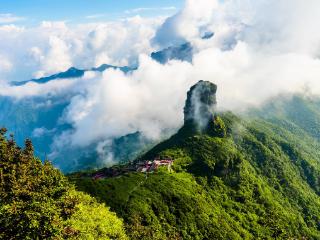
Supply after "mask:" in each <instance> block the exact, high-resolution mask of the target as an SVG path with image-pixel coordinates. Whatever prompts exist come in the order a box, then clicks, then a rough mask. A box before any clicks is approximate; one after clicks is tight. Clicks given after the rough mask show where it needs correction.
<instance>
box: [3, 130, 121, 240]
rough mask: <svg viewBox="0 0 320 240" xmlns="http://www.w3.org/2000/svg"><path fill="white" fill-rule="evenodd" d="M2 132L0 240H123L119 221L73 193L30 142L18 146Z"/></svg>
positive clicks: (61, 176)
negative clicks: (21, 146)
mask: <svg viewBox="0 0 320 240" xmlns="http://www.w3.org/2000/svg"><path fill="white" fill-rule="evenodd" d="M5 134H6V130H5V129H1V130H0V239H6V240H10V239H12V240H13V239H30V240H31V239H32V240H34V239H86V240H87V239H127V237H126V234H125V232H124V228H123V223H122V220H120V219H119V218H118V217H117V216H116V214H115V213H112V212H110V211H109V209H108V208H107V207H106V206H105V205H104V204H101V203H98V202H97V201H96V200H95V199H94V198H92V197H90V196H89V195H87V194H85V193H81V192H78V191H76V190H75V188H74V186H73V185H71V184H70V183H68V181H67V179H66V178H65V177H64V176H63V175H62V173H61V172H60V171H59V170H57V169H55V168H54V167H53V166H52V165H51V164H50V163H49V162H48V161H46V162H45V163H44V164H43V163H42V162H41V160H40V159H37V158H35V157H34V155H33V154H34V153H33V146H32V143H31V142H30V141H29V140H27V141H26V143H25V148H24V149H21V148H19V147H18V146H17V145H16V143H15V141H14V139H13V138H10V139H9V140H7V138H6V137H5Z"/></svg>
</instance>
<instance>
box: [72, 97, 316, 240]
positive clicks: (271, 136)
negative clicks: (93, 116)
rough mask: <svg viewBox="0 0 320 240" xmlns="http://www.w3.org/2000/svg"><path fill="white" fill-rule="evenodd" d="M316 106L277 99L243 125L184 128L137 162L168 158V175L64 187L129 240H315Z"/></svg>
mask: <svg viewBox="0 0 320 240" xmlns="http://www.w3.org/2000/svg"><path fill="white" fill-rule="evenodd" d="M207 93H208V92H207ZM209 100H210V101H209ZM202 101H203V102H207V103H208V102H211V103H212V102H213V103H214V102H215V101H214V98H211V99H210V98H204V99H202ZM275 103H277V104H276V105H275ZM318 103H319V102H318V101H316V100H314V99H313V98H306V97H302V96H294V97H288V98H287V97H286V98H279V99H277V102H276V100H275V101H274V103H272V104H269V105H266V106H265V108H263V109H262V110H261V109H260V110H259V111H258V110H252V111H251V113H250V114H249V116H248V115H246V116H237V115H235V114H233V113H229V112H227V113H214V115H213V116H212V117H211V118H210V121H209V122H208V124H207V126H206V128H205V129H199V128H198V127H197V126H195V124H194V123H193V122H190V118H187V119H186V122H185V125H184V126H183V127H182V128H181V129H180V130H179V131H178V133H177V134H175V135H174V136H172V137H171V138H170V139H168V140H167V141H165V142H162V143H161V144H159V145H157V146H156V147H154V148H153V149H152V150H150V151H149V152H148V153H146V154H145V155H144V156H142V157H141V158H140V159H139V160H143V159H153V158H155V157H158V156H160V157H170V158H172V159H174V164H173V171H172V172H169V171H167V170H166V168H160V169H159V170H158V171H156V172H153V173H148V174H147V175H146V174H145V173H134V172H132V173H128V174H125V175H122V176H118V177H115V178H105V179H99V180H92V179H91V178H88V177H85V176H86V174H82V175H81V174H76V175H71V176H70V178H71V179H73V181H75V182H76V185H77V188H78V189H80V190H83V191H86V192H88V193H90V194H91V195H93V196H96V197H97V198H98V199H99V200H100V201H101V202H105V203H107V204H108V205H109V206H110V207H111V209H112V210H113V211H115V212H116V213H117V214H118V215H119V216H120V217H122V218H123V219H124V220H125V224H126V228H127V234H128V235H129V237H130V238H131V239H319V238H320V197H319V194H320V184H319V181H320V153H319V149H320V143H319V138H318V136H319V135H318V133H317V131H318V130H317V129H320V124H319V123H320V117H319V114H318V109H319V106H320V105H318ZM200 109H203V108H200ZM186 112H188V111H186V110H185V113H186ZM119 167H121V166H119ZM123 167H125V166H123Z"/></svg>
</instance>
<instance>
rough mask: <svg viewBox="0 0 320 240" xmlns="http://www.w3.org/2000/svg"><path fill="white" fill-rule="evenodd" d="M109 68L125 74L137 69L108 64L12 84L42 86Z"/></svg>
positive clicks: (70, 70) (72, 69)
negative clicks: (52, 81)
mask: <svg viewBox="0 0 320 240" xmlns="http://www.w3.org/2000/svg"><path fill="white" fill-rule="evenodd" d="M110 68H112V69H119V70H121V71H123V72H125V73H127V72H130V71H134V70H136V69H137V68H133V67H116V66H112V65H108V64H102V65H101V66H99V67H96V68H91V69H86V70H84V69H78V68H75V67H71V68H69V69H68V70H67V71H65V72H61V73H57V74H54V75H51V76H49V77H43V78H38V79H31V80H27V81H21V82H13V83H12V84H13V85H15V86H22V85H24V84H26V83H29V82H34V83H39V84H43V83H47V82H50V81H51V80H56V79H67V78H80V77H83V76H84V74H85V72H87V71H93V72H104V71H105V70H107V69H110Z"/></svg>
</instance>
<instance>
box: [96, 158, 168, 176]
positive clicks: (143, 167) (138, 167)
mask: <svg viewBox="0 0 320 240" xmlns="http://www.w3.org/2000/svg"><path fill="white" fill-rule="evenodd" d="M173 162H174V160H173V159H171V158H155V159H154V160H145V161H140V162H137V163H135V164H131V165H128V166H126V167H124V168H116V167H114V168H107V169H104V170H101V171H99V172H98V173H95V174H94V175H93V176H92V179H94V180H99V179H103V178H108V177H117V176H120V175H123V174H126V173H130V172H140V173H153V172H155V171H157V170H158V169H159V167H161V166H165V167H167V169H168V171H169V172H171V167H172V164H173Z"/></svg>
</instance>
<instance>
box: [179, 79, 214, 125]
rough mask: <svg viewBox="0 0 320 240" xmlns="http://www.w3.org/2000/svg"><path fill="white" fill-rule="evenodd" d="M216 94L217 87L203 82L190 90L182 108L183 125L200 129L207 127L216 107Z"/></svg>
mask: <svg viewBox="0 0 320 240" xmlns="http://www.w3.org/2000/svg"><path fill="white" fill-rule="evenodd" d="M216 92H217V85H215V84H213V83H211V82H209V81H203V80H200V81H199V82H198V83H197V84H195V85H194V86H192V87H191V88H190V90H189V91H188V93H187V100H186V104H185V107H184V122H185V124H190V123H191V124H195V125H196V126H198V127H200V128H201V129H203V128H205V127H206V126H207V125H208V122H209V121H210V120H212V119H213V117H214V112H215V108H216V105H217V100H216Z"/></svg>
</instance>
